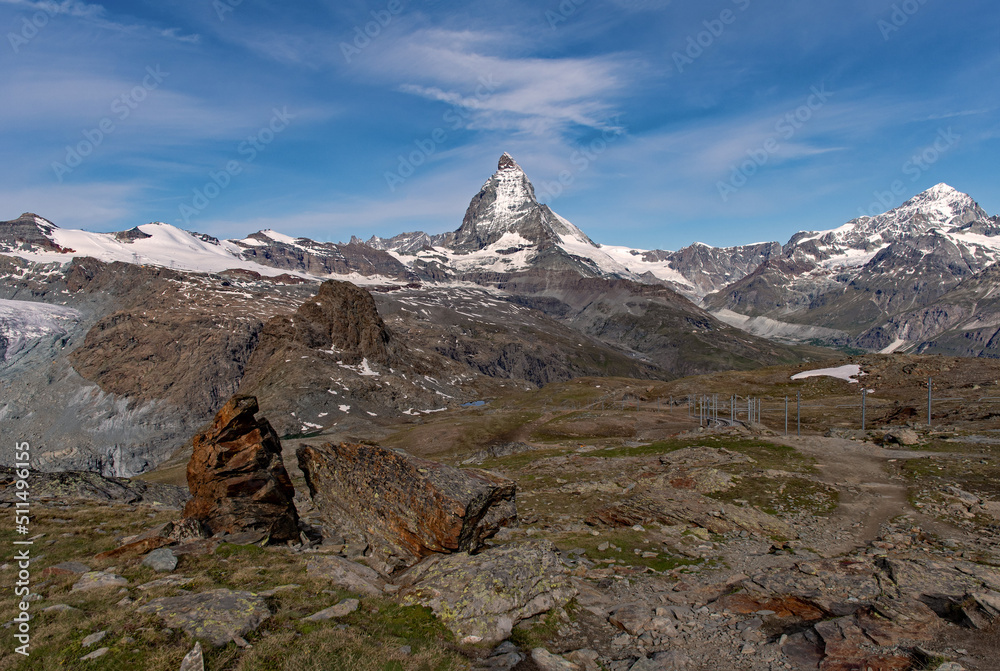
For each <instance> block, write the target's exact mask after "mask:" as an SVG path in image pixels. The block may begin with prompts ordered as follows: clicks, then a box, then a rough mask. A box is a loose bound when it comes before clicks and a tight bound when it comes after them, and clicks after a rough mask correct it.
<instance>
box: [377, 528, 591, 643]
mask: <svg viewBox="0 0 1000 671" xmlns="http://www.w3.org/2000/svg"><path fill="white" fill-rule="evenodd" d="M396 584H398V585H400V586H401V587H403V590H402V591H401V592H400V594H399V597H398V598H399V599H400V600H401V601H402V602H403V603H406V604H420V605H423V606H427V607H429V608H431V610H433V611H434V612H435V613H436V614H437V616H438V617H439V618H440V619H441V620H442V622H443V623H444V624H445V626H447V627H448V628H449V629H450V630H451V631H453V632H455V634H456V635H457V636H458V637H459V638H463V637H465V636H478V637H480V638H481V639H482V640H483V641H485V642H486V643H496V642H498V641H502V640H504V639H506V638H507V637H508V636H510V633H511V630H512V629H513V627H514V625H516V624H517V623H518V622H520V621H521V620H524V619H526V618H529V617H532V616H534V615H538V614H540V613H544V612H547V611H549V610H552V609H553V608H556V607H561V606H564V605H565V604H566V603H568V602H569V600H570V599H572V598H573V597H574V596H575V595H576V588H575V587H574V586H573V584H572V583H571V582H570V580H569V578H568V576H567V574H566V570H565V569H564V568H563V567H562V562H561V561H560V559H559V555H558V554H557V553H556V552H555V547H554V546H553V545H552V543H551V542H549V541H522V542H516V543H510V544H508V545H504V546H501V547H498V548H492V549H489V550H486V551H484V552H481V553H479V554H477V555H467V554H464V553H463V554H454V555H440V556H436V557H432V558H430V559H428V560H426V561H424V562H422V563H420V564H418V565H417V566H415V567H413V568H411V569H409V570H408V571H407V572H406V573H404V574H403V575H402V576H401V577H400V578H399V579H398V580H397V581H396Z"/></svg>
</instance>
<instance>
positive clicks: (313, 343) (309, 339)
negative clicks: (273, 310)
mask: <svg viewBox="0 0 1000 671" xmlns="http://www.w3.org/2000/svg"><path fill="white" fill-rule="evenodd" d="M391 340H392V337H391V335H390V334H389V331H388V329H386V327H385V323H384V322H383V321H382V318H381V317H380V316H379V314H378V307H376V305H375V299H373V298H372V295H371V294H370V293H368V292H367V291H365V290H364V289H359V288H358V287H356V286H354V285H353V284H351V283H350V282H337V281H335V280H330V281H327V282H324V283H323V284H322V286H320V288H319V292H318V293H317V294H316V296H315V297H314V298H312V299H311V300H307V301H306V302H305V303H303V304H302V305H301V306H299V309H298V310H297V311H296V313H295V314H294V315H293V316H292V317H275V318H273V319H271V320H270V321H269V322H268V323H267V324H266V325H265V327H264V333H263V334H262V338H261V341H262V342H261V350H262V352H270V351H272V350H276V349H279V348H280V346H281V345H282V344H285V343H288V342H290V341H291V342H296V343H299V344H301V345H304V346H306V347H309V348H313V349H323V348H327V349H332V350H336V351H337V352H338V353H342V354H343V355H344V358H345V360H349V361H351V362H352V363H353V362H355V360H356V361H361V360H362V359H368V360H369V361H372V362H377V363H381V364H386V365H388V364H389V363H390V361H391V359H392V358H393V353H392V348H391Z"/></svg>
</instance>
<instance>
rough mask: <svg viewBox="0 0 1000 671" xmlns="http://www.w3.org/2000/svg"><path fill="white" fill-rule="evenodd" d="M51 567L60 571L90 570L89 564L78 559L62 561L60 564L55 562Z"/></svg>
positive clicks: (78, 571) (82, 571) (83, 571)
mask: <svg viewBox="0 0 1000 671" xmlns="http://www.w3.org/2000/svg"><path fill="white" fill-rule="evenodd" d="M52 568H54V569H58V570H60V571H69V572H70V573H86V572H88V571H89V570H90V567H89V566H87V565H86V564H84V563H81V562H78V561H64V562H62V563H61V564H56V565H55V566H53V567H52Z"/></svg>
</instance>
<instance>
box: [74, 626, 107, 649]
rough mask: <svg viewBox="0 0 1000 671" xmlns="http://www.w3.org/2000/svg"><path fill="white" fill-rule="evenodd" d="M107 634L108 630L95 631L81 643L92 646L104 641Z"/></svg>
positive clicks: (86, 646)
mask: <svg viewBox="0 0 1000 671" xmlns="http://www.w3.org/2000/svg"><path fill="white" fill-rule="evenodd" d="M107 635H108V632H107V630H105V631H98V632H95V633H93V634H91V635H90V636H87V637H86V638H85V639H83V641H81V642H80V645H82V646H83V647H85V648H89V647H90V646H92V645H96V644H98V643H100V642H101V641H103V640H104V637H105V636H107Z"/></svg>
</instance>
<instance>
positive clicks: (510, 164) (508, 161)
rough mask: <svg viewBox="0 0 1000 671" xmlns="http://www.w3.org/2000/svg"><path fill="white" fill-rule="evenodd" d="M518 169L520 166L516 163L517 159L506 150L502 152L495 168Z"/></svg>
mask: <svg viewBox="0 0 1000 671" xmlns="http://www.w3.org/2000/svg"><path fill="white" fill-rule="evenodd" d="M520 169H521V166H519V165H518V164H517V161H515V160H514V157H513V156H511V155H510V154H508V153H507V152H504V153H503V156H501V157H500V162H499V163H498V164H497V170H498V171H499V170H520Z"/></svg>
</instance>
